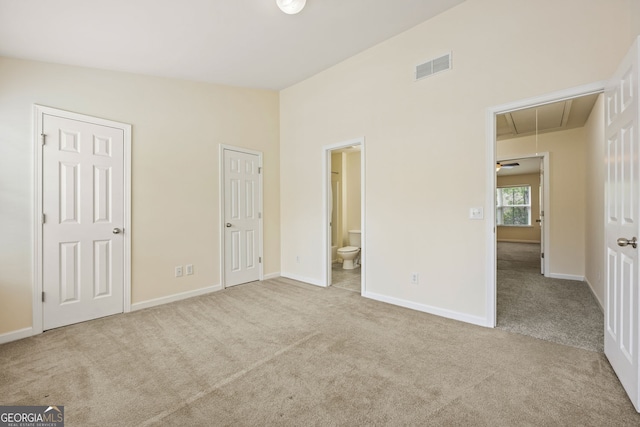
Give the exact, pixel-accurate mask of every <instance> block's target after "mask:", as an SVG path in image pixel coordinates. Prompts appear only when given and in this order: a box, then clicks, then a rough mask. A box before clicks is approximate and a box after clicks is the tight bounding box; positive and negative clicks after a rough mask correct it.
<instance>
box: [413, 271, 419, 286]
mask: <svg viewBox="0 0 640 427" xmlns="http://www.w3.org/2000/svg"><path fill="white" fill-rule="evenodd" d="M419 281H420V277H419V275H418V273H411V284H412V285H417V284H418V282H419Z"/></svg>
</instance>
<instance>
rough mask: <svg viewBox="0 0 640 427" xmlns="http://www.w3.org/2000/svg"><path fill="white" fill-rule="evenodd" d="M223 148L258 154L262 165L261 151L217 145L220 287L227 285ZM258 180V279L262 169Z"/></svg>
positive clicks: (261, 272)
mask: <svg viewBox="0 0 640 427" xmlns="http://www.w3.org/2000/svg"><path fill="white" fill-rule="evenodd" d="M225 150H231V151H238V152H240V153H246V154H253V155H255V156H258V165H259V167H260V168H261V169H262V168H263V165H262V160H263V159H262V156H263V155H262V151H255V150H250V149H248V148H242V147H236V146H233V145H226V144H220V147H219V152H218V158H219V170H220V173H219V177H218V181H219V188H218V200H219V203H218V205H219V206H220V212H219V215H220V216H219V218H220V221H219V223H220V228H219V230H220V231H219V232H220V286H221V287H222V289H225V288H226V287H227V285H226V282H225V271H224V270H225V260H226V254H225V247H226V243H225V218H224V216H225V200H224V195H225V185H224V152H225ZM258 176H259V178H258V179H259V182H258V192H259V196H258V212H260V213H261V215H260V217H259V218H258V239H259V240H260V241H259V242H258V256H259V257H260V258H262V262H260V263H259V265H258V269H259V280H264V243H263V241H264V231H263V230H264V208H263V205H264V203H263V186H264V184H263V182H264V178H263V177H264V170H263V169H262V171H261V172H260V173H259V175H258Z"/></svg>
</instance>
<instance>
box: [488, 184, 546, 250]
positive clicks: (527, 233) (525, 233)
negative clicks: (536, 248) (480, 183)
mask: <svg viewBox="0 0 640 427" xmlns="http://www.w3.org/2000/svg"><path fill="white" fill-rule="evenodd" d="M497 184H498V187H510V186H517V185H530V186H531V226H529V227H508V226H507V227H505V226H498V227H497V232H496V234H497V239H498V241H511V242H540V225H539V224H538V223H536V219H539V218H540V201H539V198H540V174H539V173H534V174H527V175H507V176H499V177H497Z"/></svg>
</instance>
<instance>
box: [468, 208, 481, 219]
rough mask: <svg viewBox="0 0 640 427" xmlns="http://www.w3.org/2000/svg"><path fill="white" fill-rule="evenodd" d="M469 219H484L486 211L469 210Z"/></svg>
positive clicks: (478, 209) (479, 209)
mask: <svg viewBox="0 0 640 427" xmlns="http://www.w3.org/2000/svg"><path fill="white" fill-rule="evenodd" d="M469 219H484V209H482V208H471V209H469Z"/></svg>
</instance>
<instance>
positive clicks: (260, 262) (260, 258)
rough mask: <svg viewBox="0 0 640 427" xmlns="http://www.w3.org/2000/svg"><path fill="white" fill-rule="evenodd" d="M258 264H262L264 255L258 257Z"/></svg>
mask: <svg viewBox="0 0 640 427" xmlns="http://www.w3.org/2000/svg"><path fill="white" fill-rule="evenodd" d="M258 264H262V257H261V256H260V257H258Z"/></svg>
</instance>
